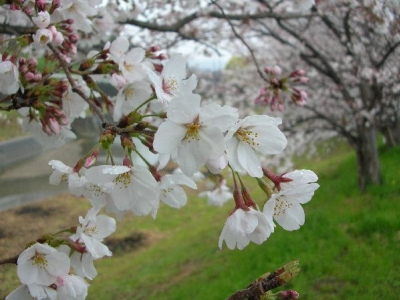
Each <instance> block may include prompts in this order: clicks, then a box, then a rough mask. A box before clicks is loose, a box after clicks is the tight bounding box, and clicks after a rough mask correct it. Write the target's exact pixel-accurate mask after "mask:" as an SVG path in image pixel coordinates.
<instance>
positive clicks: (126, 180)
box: [115, 172, 131, 189]
mask: <svg viewBox="0 0 400 300" xmlns="http://www.w3.org/2000/svg"><path fill="white" fill-rule="evenodd" d="M115 182H116V183H120V184H122V185H123V186H124V187H125V188H127V187H128V185H129V184H130V183H131V173H130V172H125V173H122V174H119V175H118V177H117V178H115ZM121 188H122V187H120V189H121Z"/></svg>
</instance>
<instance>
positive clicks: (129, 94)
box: [124, 87, 135, 101]
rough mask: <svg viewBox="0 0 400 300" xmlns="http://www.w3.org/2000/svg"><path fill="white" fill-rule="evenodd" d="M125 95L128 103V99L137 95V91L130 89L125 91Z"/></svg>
mask: <svg viewBox="0 0 400 300" xmlns="http://www.w3.org/2000/svg"><path fill="white" fill-rule="evenodd" d="M124 94H125V101H128V98H132V97H133V95H134V94H135V91H134V89H132V88H129V87H128V88H126V89H125V90H124Z"/></svg>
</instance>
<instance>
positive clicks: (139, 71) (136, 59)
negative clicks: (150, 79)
mask: <svg viewBox="0 0 400 300" xmlns="http://www.w3.org/2000/svg"><path fill="white" fill-rule="evenodd" d="M145 55H146V52H145V50H144V49H143V48H133V49H131V50H129V52H128V53H126V54H124V55H123V56H122V57H121V58H120V60H119V69H120V70H121V72H122V75H123V76H124V77H125V79H126V80H127V81H128V82H134V81H139V80H142V79H144V78H145V77H146V76H147V69H146V68H145V67H144V65H145V64H146V63H145V62H144V61H143V60H144V58H145ZM146 66H147V68H150V69H151V64H150V63H148V64H146Z"/></svg>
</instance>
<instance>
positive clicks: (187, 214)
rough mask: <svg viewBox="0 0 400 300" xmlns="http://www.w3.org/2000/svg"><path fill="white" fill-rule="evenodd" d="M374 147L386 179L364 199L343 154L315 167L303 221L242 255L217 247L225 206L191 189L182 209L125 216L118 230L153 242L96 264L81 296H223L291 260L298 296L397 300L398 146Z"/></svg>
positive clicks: (351, 158) (349, 158)
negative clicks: (315, 182)
mask: <svg viewBox="0 0 400 300" xmlns="http://www.w3.org/2000/svg"><path fill="white" fill-rule="evenodd" d="M381 153H382V154H381V163H382V169H383V171H384V178H385V182H386V185H385V186H381V187H373V188H370V189H369V190H368V193H366V194H362V195H361V194H360V193H359V192H358V190H357V177H356V174H357V167H356V162H355V157H354V155H353V154H349V153H348V152H343V151H341V152H340V153H338V154H337V155H332V156H331V157H330V158H328V159H324V160H321V161H319V162H316V163H314V164H313V167H312V169H314V170H316V171H317V173H318V175H319V178H320V179H319V183H320V185H321V187H320V189H319V190H318V191H317V192H316V194H315V197H314V198H313V200H312V201H311V202H309V203H308V204H306V205H305V206H304V208H305V211H306V223H305V225H304V226H303V227H302V228H301V229H300V230H298V231H294V232H286V231H284V230H282V229H280V228H277V229H276V231H275V233H273V234H272V235H271V237H270V238H269V239H268V240H267V241H266V242H265V243H264V244H262V245H261V246H258V245H249V246H248V247H246V248H245V249H244V250H242V251H239V250H235V251H230V250H228V249H226V248H224V249H223V250H219V249H218V247H217V242H218V237H219V234H220V231H221V229H222V227H223V224H224V221H225V218H226V216H227V214H228V213H229V211H230V210H231V209H232V207H231V205H230V204H228V205H226V206H224V207H223V208H213V207H208V206H207V205H206V204H205V201H204V199H199V198H197V197H196V195H195V194H192V195H191V198H190V200H189V203H188V205H187V206H186V207H184V208H183V209H181V210H178V211H176V210H173V209H169V208H168V207H164V206H163V207H162V208H161V209H160V210H159V213H158V216H157V218H156V220H152V219H151V218H134V217H127V218H125V219H124V220H123V221H122V223H120V224H119V226H118V229H117V235H118V236H120V237H122V236H126V235H129V234H130V233H131V232H132V231H145V232H149V233H151V234H150V236H151V237H152V240H153V242H152V243H151V245H150V246H149V247H145V248H142V249H140V250H138V251H133V252H130V253H125V254H119V255H116V256H114V257H112V258H107V259H101V260H99V261H98V262H96V267H97V268H98V272H99V275H98V277H97V278H96V279H95V280H94V281H93V282H92V286H91V288H90V293H89V297H88V299H99V300H101V299H107V300H108V299H157V300H161V299H225V298H226V297H228V296H229V295H230V294H231V293H233V292H234V291H235V290H237V289H240V288H243V287H245V286H246V285H247V284H249V283H250V282H251V281H253V280H254V279H255V278H257V277H258V276H260V275H261V274H263V273H265V272H267V271H273V270H275V269H276V268H278V267H280V266H281V265H283V264H284V263H287V262H289V261H291V260H294V259H299V260H300V267H301V269H302V271H301V273H300V275H299V277H297V278H295V279H294V280H293V281H292V283H290V284H289V285H288V286H287V287H286V288H287V289H295V290H297V291H298V292H299V293H300V295H301V299H311V300H315V299H346V300H352V299H354V300H355V299H364V300H365V299H371V300H372V299H396V298H398V296H397V293H398V292H397V291H398V288H399V287H400V274H399V273H398V271H397V266H398V265H399V263H400V256H399V255H398V253H399V251H400V243H399V242H400V218H399V213H398V212H399V211H400V201H399V200H400V185H399V179H398V178H400V176H399V175H400V166H399V164H398V163H397V162H398V157H399V156H400V149H399V148H397V149H390V150H387V149H381ZM305 164H306V165H308V163H307V162H305ZM251 186H252V190H253V196H254V198H255V199H258V200H259V201H262V199H263V196H262V194H261V193H260V192H259V191H258V190H257V189H256V188H255V185H254V184H252V183H251Z"/></svg>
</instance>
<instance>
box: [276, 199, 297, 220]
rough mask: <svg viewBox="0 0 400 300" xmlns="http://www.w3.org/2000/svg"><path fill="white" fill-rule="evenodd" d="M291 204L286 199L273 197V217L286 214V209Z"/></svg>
mask: <svg viewBox="0 0 400 300" xmlns="http://www.w3.org/2000/svg"><path fill="white" fill-rule="evenodd" d="M292 206H293V204H292V203H289V202H287V201H286V200H281V199H279V198H277V199H275V209H274V217H278V216H280V215H284V214H286V211H287V210H288V209H290V208H291V207H292Z"/></svg>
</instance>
